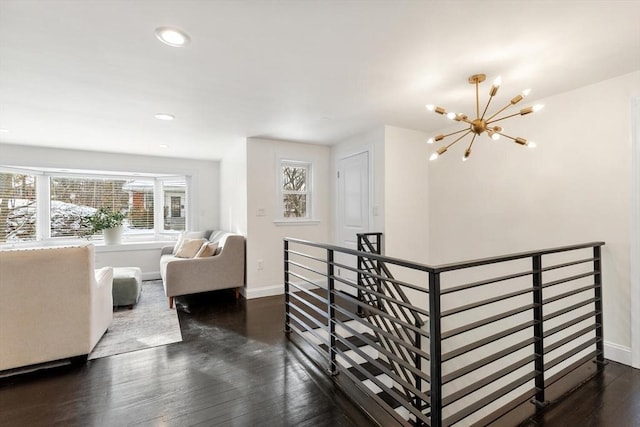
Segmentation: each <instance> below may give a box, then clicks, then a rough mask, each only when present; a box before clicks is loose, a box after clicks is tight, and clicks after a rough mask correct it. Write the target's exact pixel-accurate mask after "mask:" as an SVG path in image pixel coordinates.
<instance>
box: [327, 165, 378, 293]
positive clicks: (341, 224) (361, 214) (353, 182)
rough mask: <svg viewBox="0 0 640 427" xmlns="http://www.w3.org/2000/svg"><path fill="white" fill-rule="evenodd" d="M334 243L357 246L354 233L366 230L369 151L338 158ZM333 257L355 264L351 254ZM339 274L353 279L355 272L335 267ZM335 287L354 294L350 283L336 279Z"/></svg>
mask: <svg viewBox="0 0 640 427" xmlns="http://www.w3.org/2000/svg"><path fill="white" fill-rule="evenodd" d="M337 179H338V203H337V205H338V207H337V208H338V215H337V227H338V229H337V233H336V234H337V238H338V246H343V247H346V248H349V249H354V250H355V249H357V248H358V238H357V234H358V233H366V232H368V231H369V212H370V208H369V153H368V152H363V153H358V154H354V155H351V156H348V157H344V158H342V159H340V160H339V161H338V173H337ZM335 260H336V261H337V262H339V263H341V264H345V265H349V266H351V267H354V268H355V267H356V266H357V259H356V258H355V257H353V256H345V255H340V254H337V255H336V257H335ZM336 274H338V275H339V276H340V277H342V278H344V279H347V280H349V281H353V282H355V281H356V280H357V274H356V273H355V272H353V271H349V270H346V269H338V271H337V272H336ZM336 288H337V289H340V290H343V291H346V292H348V293H350V294H353V295H355V290H354V289H353V288H351V287H350V286H347V285H344V284H341V283H340V282H337V283H336Z"/></svg>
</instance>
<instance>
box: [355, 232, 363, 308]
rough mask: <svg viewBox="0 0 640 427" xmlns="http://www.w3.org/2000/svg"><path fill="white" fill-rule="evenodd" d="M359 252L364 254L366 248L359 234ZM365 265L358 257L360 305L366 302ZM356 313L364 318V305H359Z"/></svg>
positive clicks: (360, 257) (359, 256)
mask: <svg viewBox="0 0 640 427" xmlns="http://www.w3.org/2000/svg"><path fill="white" fill-rule="evenodd" d="M358 252H364V246H362V235H361V234H358ZM363 266H364V263H363V262H362V255H358V301H359V302H360V303H363V302H364V293H363V292H362V287H363V285H364V284H363V280H362V273H360V272H361V271H362V270H363ZM356 313H357V314H358V316H360V317H364V307H363V306H362V304H358V308H357V309H356Z"/></svg>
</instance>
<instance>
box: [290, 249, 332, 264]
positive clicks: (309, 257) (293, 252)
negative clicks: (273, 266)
mask: <svg viewBox="0 0 640 427" xmlns="http://www.w3.org/2000/svg"><path fill="white" fill-rule="evenodd" d="M286 252H287V253H288V254H289V255H299V256H301V257H304V258H308V259H312V260H314V261H318V262H321V263H323V264H326V263H327V259H326V258H324V257H323V258H318V257H317V256H313V255H309V254H307V253H304V252H298V251H293V250H291V249H289V250H287V251H286ZM289 259H291V257H289Z"/></svg>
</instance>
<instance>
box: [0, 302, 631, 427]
mask: <svg viewBox="0 0 640 427" xmlns="http://www.w3.org/2000/svg"><path fill="white" fill-rule="evenodd" d="M178 303H179V304H181V305H182V309H183V310H181V311H179V318H180V325H181V329H182V334H183V342H181V343H175V344H170V345H167V346H163V347H156V348H151V349H146V350H141V351H138V352H133V353H127V354H121V355H117V356H111V357H107V358H103V359H96V360H92V361H89V362H87V364H86V365H82V366H79V367H77V366H62V367H58V368H52V369H48V370H45V371H39V372H36V373H32V374H25V375H21V376H16V377H10V378H5V379H1V380H0V426H2V427H13V426H21V427H22V426H159V425H162V426H269V427H271V426H321V427H322V426H327V427H328V426H339V427H341V426H345V427H351V426H371V425H373V423H372V422H371V421H370V420H369V419H368V418H367V417H366V416H365V415H364V414H363V413H362V412H361V411H360V410H359V409H358V408H357V407H356V406H355V405H353V404H351V403H350V401H349V400H348V398H347V396H346V395H345V394H344V393H343V392H341V391H340V390H339V389H337V388H336V387H335V385H334V383H333V382H332V380H331V379H330V378H328V377H327V376H326V374H325V373H324V372H323V371H322V370H320V369H318V368H317V367H316V366H315V365H314V364H313V363H311V362H310V361H309V360H308V359H307V358H306V356H305V355H304V354H302V352H301V351H300V350H299V349H298V348H297V347H296V346H295V345H293V344H292V343H290V342H289V341H288V340H287V339H286V338H285V336H284V334H283V333H282V327H283V317H284V315H283V311H284V310H283V298H282V297H269V298H261V299H256V300H250V301H245V300H243V299H241V300H239V301H236V300H235V297H234V294H233V291H228V290H225V291H219V292H214V293H209V294H201V295H198V296H193V297H189V298H179V299H178ZM523 419H524V417H522V418H520V419H519V420H518V421H514V422H513V424H512V425H513V426H516V425H518V424H519V423H520V422H521V421H522V420H523ZM521 425H522V426H525V427H533V426H548V427H555V426H561V427H565V426H569V427H571V426H581V427H582V426H591V427H610V426H612V427H613V426H615V427H618V426H621V427H626V426H640V371H639V370H635V369H632V368H629V367H626V366H624V365H619V364H616V363H610V364H609V365H607V366H606V367H605V371H604V374H602V375H599V376H597V377H595V378H594V379H593V380H591V381H589V382H588V383H586V384H585V385H584V386H582V387H581V388H579V389H578V390H576V391H575V392H574V393H573V394H572V395H570V396H569V397H567V398H565V399H564V400H562V401H560V402H559V403H556V404H553V405H551V406H550V407H548V408H547V409H546V410H545V411H544V412H543V413H541V414H538V415H536V416H533V417H529V418H527V419H526V420H525V421H524V423H522V424H521Z"/></svg>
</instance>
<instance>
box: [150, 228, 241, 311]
mask: <svg viewBox="0 0 640 427" xmlns="http://www.w3.org/2000/svg"><path fill="white" fill-rule="evenodd" d="M208 240H209V241H210V242H212V243H217V245H218V251H217V253H216V255H214V256H208V257H205V258H179V257H177V256H176V255H175V254H174V247H173V246H167V247H164V248H162V252H161V255H160V274H161V276H162V283H163V285H164V291H165V295H166V296H167V297H168V298H169V307H170V308H173V299H174V297H175V296H179V295H188V294H195V293H199V292H207V291H214V290H218V289H228V288H236V298H238V294H239V291H240V288H241V287H243V286H244V284H245V241H244V236H242V235H239V234H233V233H229V232H226V231H216V232H213V233H211V235H210V236H208Z"/></svg>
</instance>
